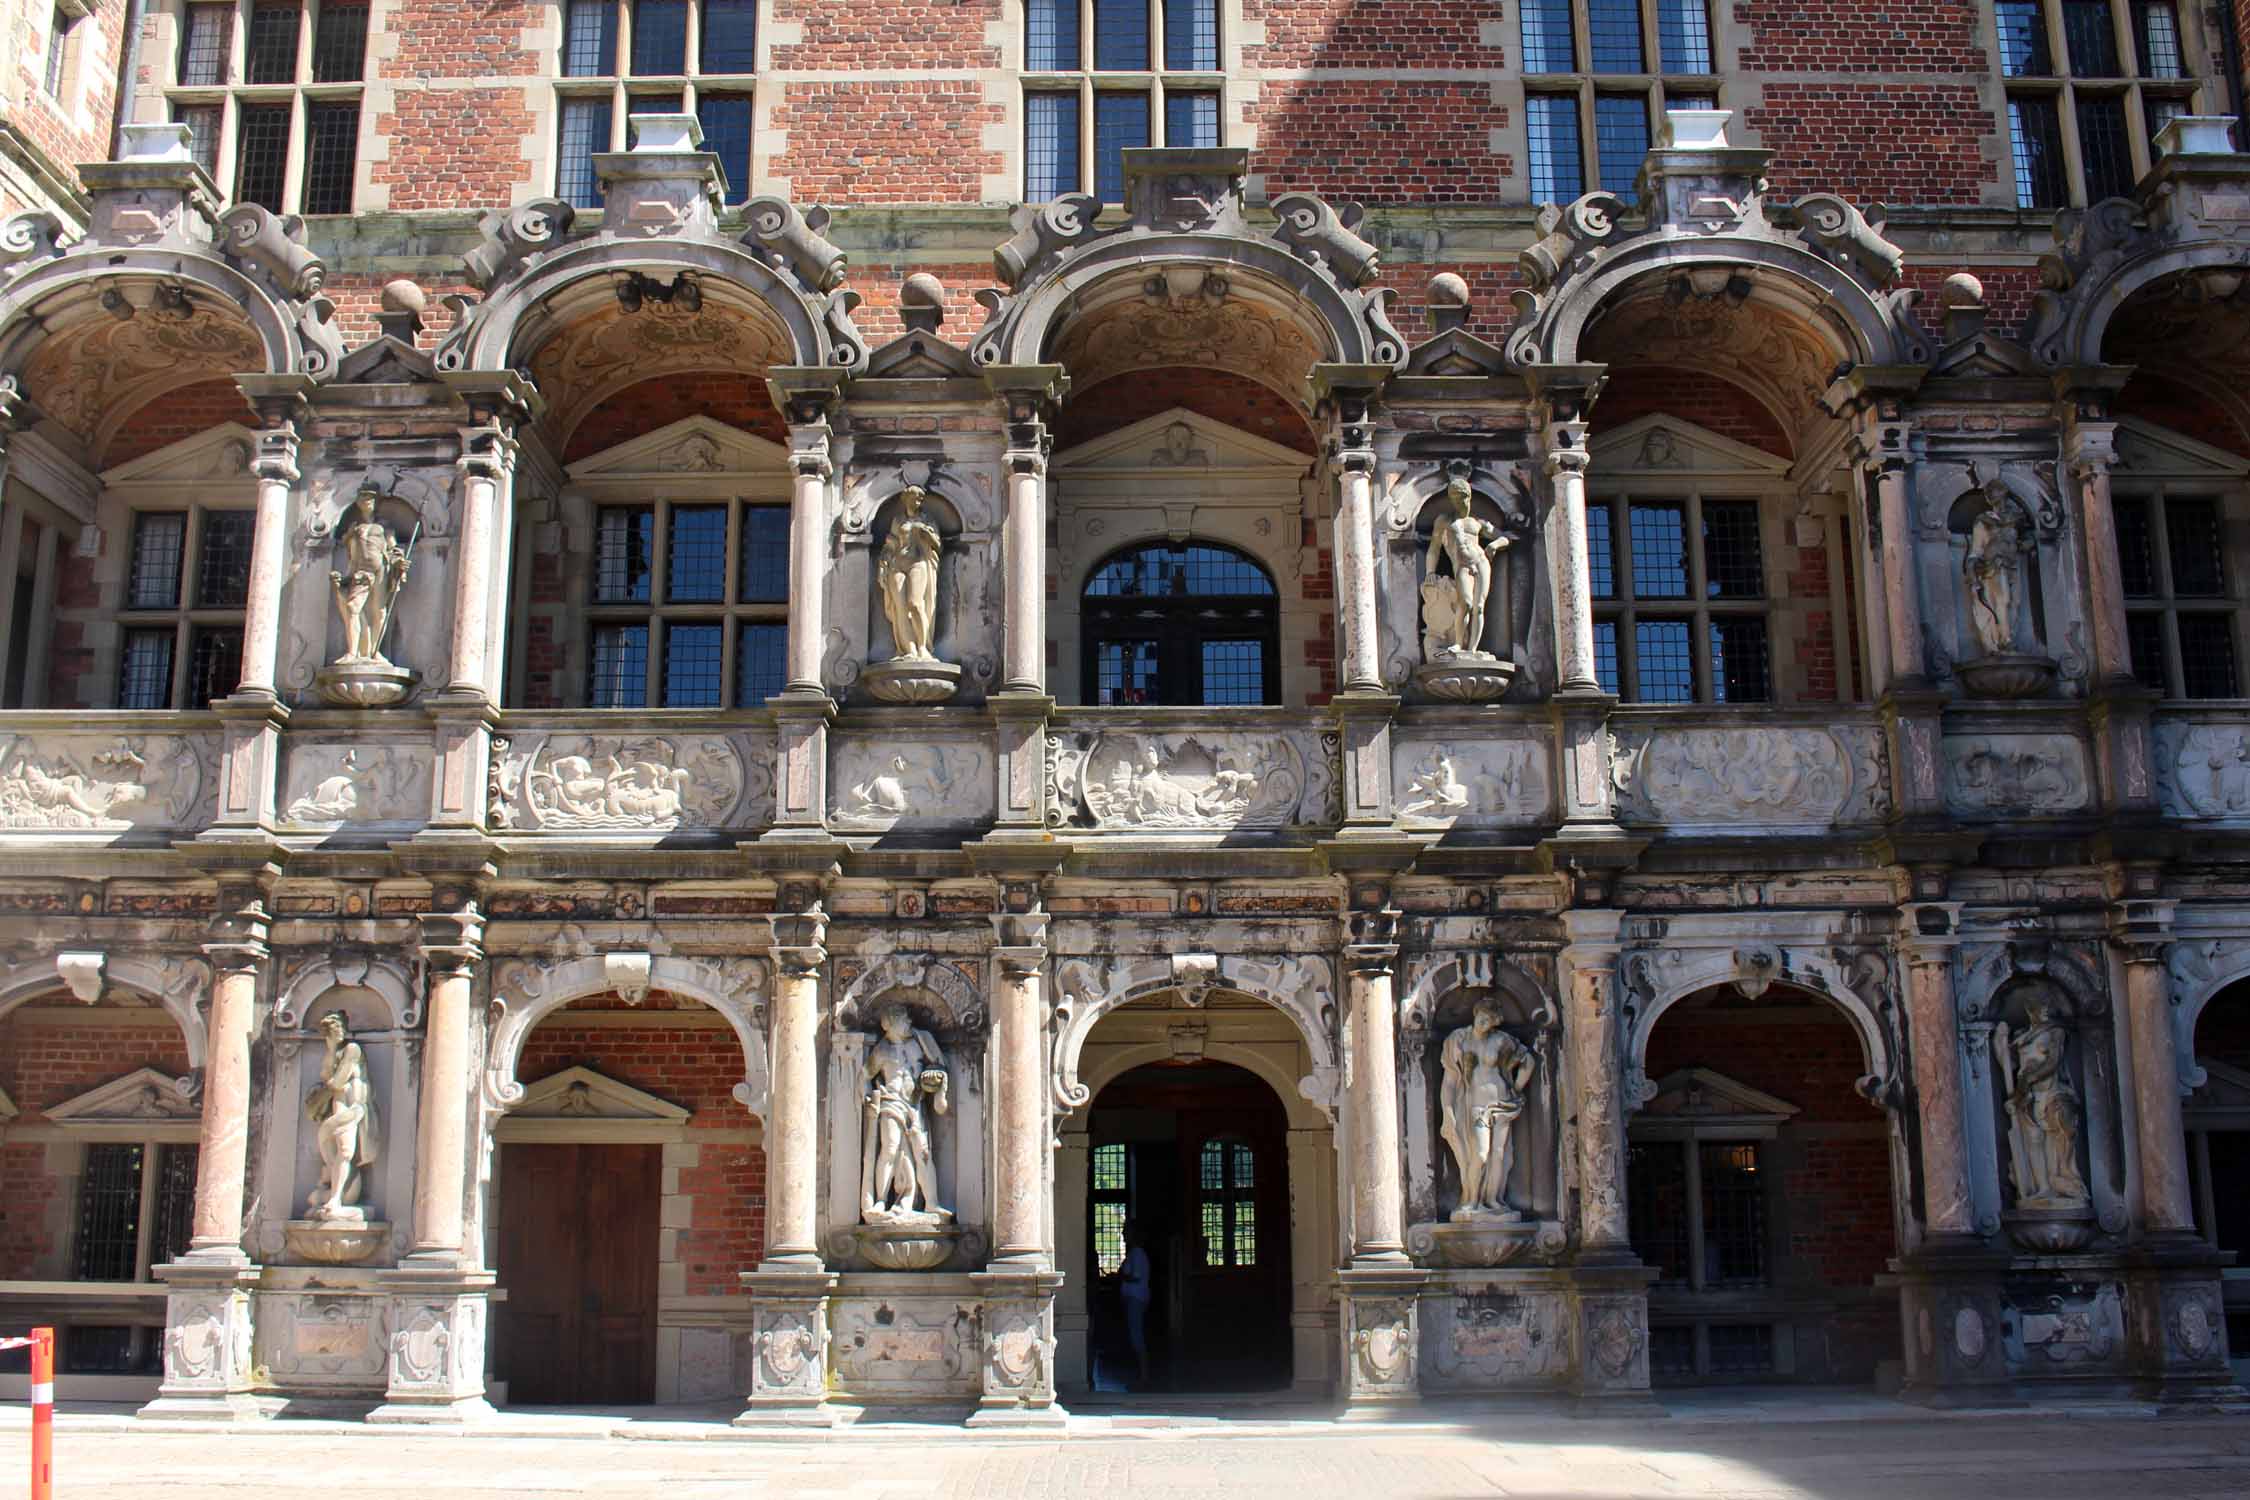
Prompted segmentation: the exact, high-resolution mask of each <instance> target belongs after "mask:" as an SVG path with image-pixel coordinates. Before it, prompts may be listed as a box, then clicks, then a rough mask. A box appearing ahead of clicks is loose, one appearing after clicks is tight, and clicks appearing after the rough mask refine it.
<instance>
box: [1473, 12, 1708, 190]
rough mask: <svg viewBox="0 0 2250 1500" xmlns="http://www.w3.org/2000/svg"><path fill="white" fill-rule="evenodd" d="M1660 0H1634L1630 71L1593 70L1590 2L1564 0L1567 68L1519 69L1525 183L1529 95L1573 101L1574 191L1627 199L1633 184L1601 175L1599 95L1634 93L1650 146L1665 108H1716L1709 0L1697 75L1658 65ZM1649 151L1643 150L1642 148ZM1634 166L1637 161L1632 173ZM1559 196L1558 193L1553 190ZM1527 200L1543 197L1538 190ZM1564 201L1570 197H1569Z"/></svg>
mask: <svg viewBox="0 0 2250 1500" xmlns="http://www.w3.org/2000/svg"><path fill="white" fill-rule="evenodd" d="M1663 8H1664V7H1663V0H1640V23H1641V66H1640V67H1639V68H1638V69H1637V70H1634V71H1631V72H1596V71H1595V70H1594V68H1593V66H1592V58H1593V55H1594V54H1593V13H1592V7H1591V5H1590V4H1589V3H1588V0H1570V27H1571V59H1570V60H1571V67H1570V71H1568V72H1537V73H1533V72H1528V71H1527V72H1525V73H1524V74H1523V75H1522V78H1523V91H1524V96H1525V99H1526V101H1527V102H1526V106H1525V109H1524V111H1523V116H1524V123H1523V127H1522V129H1523V142H1524V153H1523V156H1522V158H1521V160H1522V161H1523V163H1524V176H1525V181H1526V183H1527V184H1528V183H1529V181H1530V172H1531V166H1530V163H1531V116H1532V110H1531V109H1530V107H1529V103H1528V101H1529V100H1530V99H1532V98H1562V99H1572V100H1575V101H1576V108H1575V111H1574V113H1575V115H1576V118H1577V122H1578V181H1579V188H1578V191H1579V193H1581V194H1584V193H1588V192H1593V191H1595V190H1597V189H1599V190H1602V191H1607V192H1614V193H1618V194H1619V196H1621V197H1623V198H1625V199H1626V200H1627V201H1631V200H1632V198H1633V184H1631V183H1626V184H1624V185H1623V186H1622V188H1619V187H1614V186H1607V185H1605V184H1603V182H1602V175H1601V101H1602V100H1604V99H1622V98H1633V99H1639V100H1641V101H1642V105H1643V114H1644V118H1645V119H1646V120H1647V122H1648V142H1649V144H1650V145H1652V146H1653V145H1655V144H1656V143H1657V142H1658V141H1659V140H1661V139H1662V137H1663V120H1664V112H1665V110H1666V109H1668V108H1670V109H1685V108H1690V107H1694V108H1708V109H1716V108H1718V107H1719V102H1720V100H1721V98H1722V85H1723V82H1724V80H1723V79H1722V77H1721V76H1720V73H1719V71H1718V65H1719V57H1718V53H1719V25H1718V21H1717V19H1716V18H1715V17H1714V16H1713V14H1712V4H1711V0H1703V20H1704V32H1705V36H1706V37H1707V39H1708V42H1709V46H1710V53H1709V56H1708V57H1707V59H1706V61H1708V62H1709V64H1710V68H1709V69H1708V70H1707V71H1705V72H1701V73H1674V72H1667V71H1665V69H1664V51H1663V36H1662V31H1661V24H1662V12H1663ZM1510 42H1511V44H1512V46H1513V48H1514V52H1515V55H1516V56H1517V57H1518V58H1519V59H1522V58H1523V57H1525V56H1526V55H1527V54H1526V49H1525V48H1524V46H1523V21H1522V7H1520V6H1519V7H1517V17H1516V27H1515V32H1514V35H1513V36H1512V37H1511V38H1510ZM1642 154H1643V155H1644V156H1645V155H1646V154H1647V153H1646V152H1645V151H1644V152H1643V153H1642ZM1638 170H1639V168H1638V167H1637V166H1636V167H1635V171H1636V173H1637V172H1638ZM1555 196H1557V197H1560V196H1561V195H1560V194H1557V195H1555ZM1532 201H1534V202H1543V201H1545V200H1544V199H1543V198H1541V197H1539V196H1538V195H1537V194H1536V193H1534V194H1533V195H1532ZM1564 201H1568V200H1567V199H1566V200H1564Z"/></svg>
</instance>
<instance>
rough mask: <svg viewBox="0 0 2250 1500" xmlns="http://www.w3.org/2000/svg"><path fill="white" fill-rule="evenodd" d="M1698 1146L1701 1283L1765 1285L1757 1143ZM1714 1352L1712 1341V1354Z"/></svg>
mask: <svg viewBox="0 0 2250 1500" xmlns="http://www.w3.org/2000/svg"><path fill="white" fill-rule="evenodd" d="M1696 1149H1697V1150H1698V1151H1700V1152H1701V1153H1702V1160H1701V1162H1699V1163H1698V1165H1699V1167H1700V1168H1701V1170H1702V1174H1703V1284H1704V1286H1705V1288H1707V1289H1715V1288H1720V1287H1755V1286H1764V1285H1765V1284H1766V1197H1765V1183H1764V1182H1763V1181H1762V1180H1761V1178H1760V1177H1759V1172H1758V1147H1757V1145H1756V1143H1755V1142H1750V1141H1740V1142H1737V1141H1705V1142H1703V1143H1702V1144H1701V1145H1699V1146H1698V1147H1697V1148H1696ZM1712 1332H1713V1334H1716V1333H1717V1332H1718V1330H1717V1329H1713V1330H1712ZM1717 1355H1718V1350H1717V1348H1716V1347H1715V1346H1714V1348H1713V1350H1712V1357H1713V1358H1714V1359H1716V1358H1717Z"/></svg>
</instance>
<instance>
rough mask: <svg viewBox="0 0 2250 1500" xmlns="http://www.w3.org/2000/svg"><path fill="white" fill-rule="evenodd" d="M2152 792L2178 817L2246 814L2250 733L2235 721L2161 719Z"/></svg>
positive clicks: (2248, 814) (2248, 807)
mask: <svg viewBox="0 0 2250 1500" xmlns="http://www.w3.org/2000/svg"><path fill="white" fill-rule="evenodd" d="M2156 795H2157V800H2158V803H2159V805H2161V806H2162V808H2163V809H2164V811H2165V812H2167V813H2169V814H2170V815H2172V816H2173V817H2177V818H2250V735H2246V733H2245V731H2244V730H2243V729H2242V727H2241V726H2240V725H2236V724H2181V723H2177V722H2167V723H2163V724H2159V725H2158V726H2157V727H2156Z"/></svg>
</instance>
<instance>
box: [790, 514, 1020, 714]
mask: <svg viewBox="0 0 2250 1500" xmlns="http://www.w3.org/2000/svg"><path fill="white" fill-rule="evenodd" d="M883 479H884V480H885V481H888V482H883V483H880V484H879V485H878V486H876V487H873V489H872V492H871V493H868V494H864V495H858V496H853V497H850V498H849V499H848V500H847V503H846V506H845V509H844V516H843V521H842V528H841V538H840V539H841V541H842V544H843V549H844V562H843V564H842V566H841V567H840V568H839V569H838V571H837V573H836V575H835V576H834V578H833V581H832V582H831V584H830V587H831V588H832V589H833V590H834V592H835V594H836V596H837V597H836V598H835V599H834V601H833V602H832V604H831V608H830V617H831V618H832V619H835V620H837V621H839V622H840V623H841V624H842V626H843V628H844V629H846V630H848V631H851V632H852V634H853V635H855V636H856V637H857V639H856V640H851V641H848V642H846V643H844V644H842V645H841V646H840V647H839V648H838V649H836V650H835V651H833V652H832V653H824V654H831V655H834V656H837V657H840V658H852V657H855V656H856V661H855V662H854V663H853V670H852V672H851V677H852V681H851V682H850V684H849V688H850V691H851V693H852V696H853V698H854V699H855V700H859V701H873V699H872V698H871V697H870V696H869V695H868V694H867V692H866V689H865V687H864V686H863V685H861V684H860V683H859V682H858V680H857V679H858V678H859V677H860V676H861V675H863V672H864V668H865V667H868V666H879V665H881V664H883V663H885V662H888V661H890V660H892V659H893V658H894V657H896V656H897V655H898V645H897V642H896V641H895V640H894V639H893V638H892V635H891V627H890V617H889V616H888V615H886V614H885V613H884V611H883V592H882V579H881V575H880V572H879V567H880V563H881V560H882V556H883V547H884V544H885V543H886V542H887V541H889V539H890V534H891V528H892V527H893V526H894V525H896V524H897V522H898V519H899V517H900V515H901V514H902V513H903V511H904V504H903V497H904V495H905V493H906V490H907V489H908V488H909V485H908V484H907V483H904V482H899V481H890V476H888V475H885V476H883ZM913 487H916V488H919V489H921V491H922V494H923V500H922V519H923V520H924V521H927V522H928V523H929V524H930V525H932V526H934V527H936V528H937V533H938V537H939V542H940V545H939V549H938V581H937V611H936V618H935V621H934V631H933V635H932V639H931V642H930V649H931V651H932V652H933V653H934V654H935V655H936V656H937V659H938V660H939V661H941V662H947V663H951V664H953V665H955V666H958V667H960V668H961V669H962V674H961V685H960V689H959V691H958V692H957V693H956V696H955V699H954V700H953V701H955V702H975V701H977V700H978V699H979V698H981V697H982V696H983V693H984V691H985V689H986V688H988V687H989V686H990V684H991V681H992V677H993V672H994V668H995V664H996V663H997V660H998V655H999V648H1000V640H999V632H998V629H997V622H998V619H999V610H998V608H997V599H996V595H995V590H996V589H997V587H998V576H999V575H998V569H997V564H998V540H999V538H998V533H997V531H996V530H995V529H994V528H993V526H992V507H991V506H989V505H986V504H984V503H982V501H981V499H980V498H977V497H972V496H970V495H968V494H966V493H964V490H965V488H966V485H965V484H964V483H963V481H962V480H961V479H960V478H958V477H956V476H954V475H951V474H948V475H945V476H942V477H941V476H937V475H932V476H931V477H930V478H929V479H928V480H927V481H926V482H924V483H922V484H920V485H918V486H913ZM980 523H981V524H980ZM841 666H842V663H841V662H839V667H840V668H841ZM836 675H838V676H842V675H843V672H842V671H841V670H839V671H838V672H837V674H836Z"/></svg>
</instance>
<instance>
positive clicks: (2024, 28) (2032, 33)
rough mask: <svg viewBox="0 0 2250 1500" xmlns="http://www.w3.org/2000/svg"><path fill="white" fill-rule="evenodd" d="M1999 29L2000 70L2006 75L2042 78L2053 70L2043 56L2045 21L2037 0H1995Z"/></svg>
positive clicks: (2047, 58) (2046, 57) (2045, 41)
mask: <svg viewBox="0 0 2250 1500" xmlns="http://www.w3.org/2000/svg"><path fill="white" fill-rule="evenodd" d="M1992 9H1993V13H1994V17H1995V19H1996V21H1997V23H1998V28H1999V32H2000V71H2001V72H2002V73H2003V74H2005V75H2006V76H2008V77H2010V78H2045V77H2046V76H2048V75H2049V74H2051V73H2053V72H2054V71H2055V64H2054V60H2053V59H2052V58H2050V57H2049V56H2048V55H2047V20H2046V17H2044V16H2042V15H2041V14H2040V13H2039V0H1999V3H1998V4H1996V5H1995V6H1993V8H1992Z"/></svg>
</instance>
